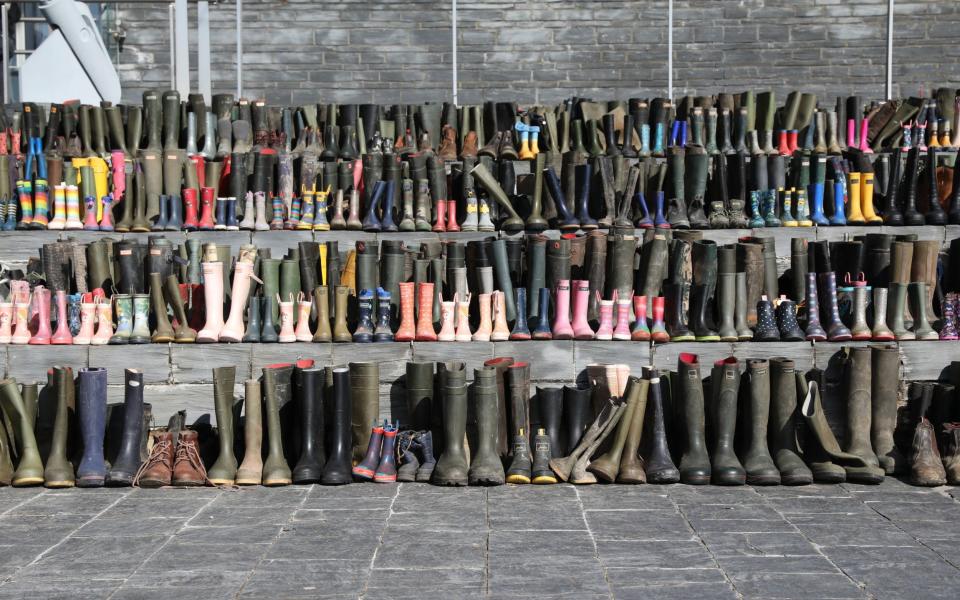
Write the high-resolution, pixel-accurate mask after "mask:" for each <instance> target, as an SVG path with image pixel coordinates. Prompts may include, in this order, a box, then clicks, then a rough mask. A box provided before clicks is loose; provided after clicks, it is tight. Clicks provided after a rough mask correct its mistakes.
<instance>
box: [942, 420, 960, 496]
mask: <svg viewBox="0 0 960 600" xmlns="http://www.w3.org/2000/svg"><path fill="white" fill-rule="evenodd" d="M943 436H944V438H945V439H946V444H945V446H944V449H943V467H944V469H945V470H946V472H947V483H949V484H950V485H960V423H945V424H944V426H943Z"/></svg>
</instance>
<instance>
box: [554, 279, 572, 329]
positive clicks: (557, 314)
mask: <svg viewBox="0 0 960 600" xmlns="http://www.w3.org/2000/svg"><path fill="white" fill-rule="evenodd" d="M553 298H554V299H553V306H554V310H553V339H555V340H572V339H573V327H572V326H571V325H570V280H569V279H560V280H558V281H557V289H556V290H555V291H554V294H553Z"/></svg>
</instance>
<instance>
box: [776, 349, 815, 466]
mask: <svg viewBox="0 0 960 600" xmlns="http://www.w3.org/2000/svg"><path fill="white" fill-rule="evenodd" d="M795 370H796V369H795V367H794V362H793V361H792V360H789V359H786V358H773V359H770V432H769V438H770V450H771V451H772V453H773V458H774V461H775V462H776V465H777V468H778V469H779V470H780V482H781V483H782V484H783V485H807V484H809V483H811V482H812V481H813V474H812V473H811V472H810V469H808V468H807V466H806V465H805V464H804V462H803V459H802V458H800V453H799V449H798V447H797V420H796V413H797V383H796V377H795Z"/></svg>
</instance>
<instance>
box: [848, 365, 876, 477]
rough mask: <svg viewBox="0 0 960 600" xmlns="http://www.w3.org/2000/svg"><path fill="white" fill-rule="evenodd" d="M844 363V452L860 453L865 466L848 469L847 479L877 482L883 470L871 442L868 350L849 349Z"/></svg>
mask: <svg viewBox="0 0 960 600" xmlns="http://www.w3.org/2000/svg"><path fill="white" fill-rule="evenodd" d="M848 356H849V358H848V362H847V388H846V389H847V413H846V414H847V436H846V437H847V443H846V448H845V450H846V452H848V453H849V454H853V455H855V456H859V457H860V458H861V459H863V461H864V462H865V463H866V464H867V466H868V468H867V469H860V470H855V471H851V470H849V469H848V470H847V479H848V480H850V481H856V482H858V483H871V484H874V483H880V482H881V481H883V474H884V471H883V469H880V468H879V462H878V461H877V456H876V454H874V452H873V447H872V446H871V444H870V430H871V426H870V418H871V397H870V392H871V349H870V348H868V347H867V348H864V347H855V348H850V349H849V355H848Z"/></svg>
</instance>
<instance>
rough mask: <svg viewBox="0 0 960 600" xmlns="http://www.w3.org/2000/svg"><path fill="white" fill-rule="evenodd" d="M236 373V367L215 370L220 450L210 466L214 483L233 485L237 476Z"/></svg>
mask: <svg viewBox="0 0 960 600" xmlns="http://www.w3.org/2000/svg"><path fill="white" fill-rule="evenodd" d="M236 375H237V369H236V367H218V368H215V369H214V370H213V405H214V408H215V409H216V415H217V439H218V441H219V446H220V451H219V453H218V455H217V462H216V463H214V465H213V466H212V467H210V470H209V471H208V472H207V477H209V479H210V483H212V484H214V485H233V484H234V482H235V481H236V478H237V457H236V455H234V453H233V443H234V431H235V428H234V426H235V423H234V419H233V416H234V410H233V386H234V383H235V381H236Z"/></svg>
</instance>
